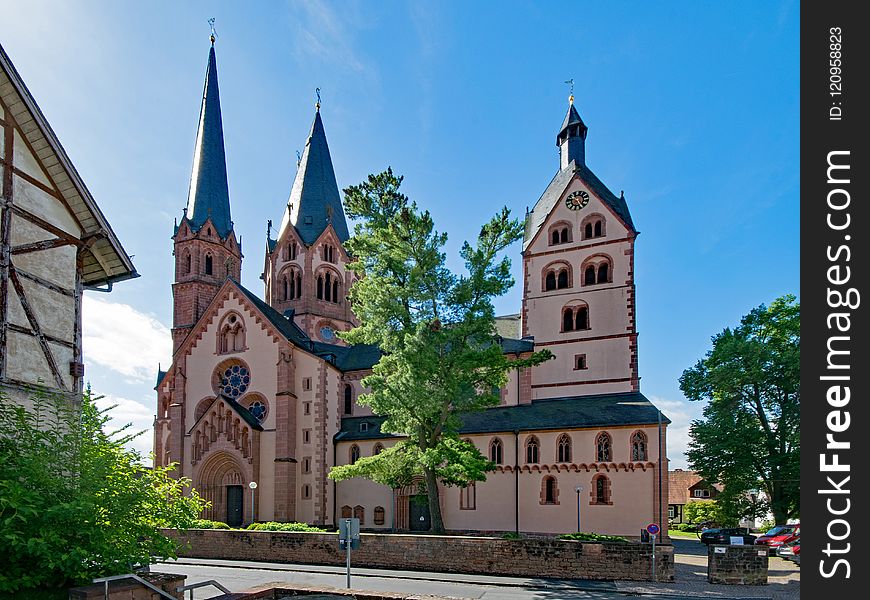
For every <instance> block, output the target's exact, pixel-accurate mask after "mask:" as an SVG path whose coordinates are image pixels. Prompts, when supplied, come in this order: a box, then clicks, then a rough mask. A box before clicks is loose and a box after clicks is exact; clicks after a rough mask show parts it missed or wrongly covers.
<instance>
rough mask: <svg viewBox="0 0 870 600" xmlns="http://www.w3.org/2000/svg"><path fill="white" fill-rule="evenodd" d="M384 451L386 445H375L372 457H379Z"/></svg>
mask: <svg viewBox="0 0 870 600" xmlns="http://www.w3.org/2000/svg"><path fill="white" fill-rule="evenodd" d="M383 451H384V445H383V444H382V443H380V442H378V443H377V444H375V447H374V448H372V456H377V455H378V454H380V453H381V452H383Z"/></svg>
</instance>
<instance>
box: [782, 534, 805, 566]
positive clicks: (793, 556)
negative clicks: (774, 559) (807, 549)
mask: <svg viewBox="0 0 870 600" xmlns="http://www.w3.org/2000/svg"><path fill="white" fill-rule="evenodd" d="M776 555H777V556H778V557H780V558H782V559H785V560H790V561H793V562H794V563H795V564H797V565H800V564H801V539H800V538H798V539H796V540H794V541H792V542H789V543H788V544H783V545H782V546H780V547H779V548H777V549H776Z"/></svg>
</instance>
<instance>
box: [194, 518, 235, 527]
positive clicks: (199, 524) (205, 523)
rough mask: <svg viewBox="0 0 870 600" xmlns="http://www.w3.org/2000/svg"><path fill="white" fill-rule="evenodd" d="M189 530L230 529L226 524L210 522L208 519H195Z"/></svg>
mask: <svg viewBox="0 0 870 600" xmlns="http://www.w3.org/2000/svg"><path fill="white" fill-rule="evenodd" d="M190 528H191V529H232V527H230V526H229V525H227V524H226V523H223V522H222V521H210V520H208V519H196V520H195V521H194V522H193V525H191V526H190Z"/></svg>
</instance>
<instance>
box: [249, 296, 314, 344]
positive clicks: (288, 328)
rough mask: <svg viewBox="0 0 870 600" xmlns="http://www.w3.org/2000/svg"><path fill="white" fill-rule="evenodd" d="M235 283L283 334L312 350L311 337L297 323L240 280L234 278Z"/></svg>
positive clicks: (295, 342)
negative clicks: (259, 296)
mask: <svg viewBox="0 0 870 600" xmlns="http://www.w3.org/2000/svg"><path fill="white" fill-rule="evenodd" d="M233 283H234V284H235V285H236V287H237V288H238V289H239V291H240V292H242V294H243V295H244V296H245V298H247V299H248V300H249V301H250V302H251V304H253V305H254V306H256V307H257V309H258V310H259V311H260V312H261V313H263V316H264V317H266V318H267V319H268V320H269V322H270V323H271V324H272V325H274V326H275V328H276V329H277V330H278V331H279V332H281V334H282V335H283V336H284V337H285V338H287V339H288V340H289V341H291V342H293V343H294V344H295V345H297V346H299V347H300V348H304V349H305V350H308V351H309V352H310V351H311V350H312V347H311V343H312V342H311V338H309V337H308V336H307V335H306V334H305V332H304V331H302V329H300V328H299V326H298V325H296V323H294V322H293V321H292V320H290V319H288V318H287V317H285V316H284V315H282V314H281V313H279V312H278V311H277V310H275V309H274V308H272V307H271V306H269V305H268V304H266V303H265V302H263V301H262V300H260V299H259V298H258V297H257V295H256V294H255V293H254V292H252V291H251V290H249V289H248V288H246V287H245V286H243V285H242V284H241V283H239V282H238V281H235V280H233Z"/></svg>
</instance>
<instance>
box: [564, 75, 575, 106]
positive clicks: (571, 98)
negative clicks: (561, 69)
mask: <svg viewBox="0 0 870 600" xmlns="http://www.w3.org/2000/svg"><path fill="white" fill-rule="evenodd" d="M565 83H567V84H568V85H570V86H571V95H570V96H568V104H574V78H573V77H572V78H571V79H566V80H565Z"/></svg>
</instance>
